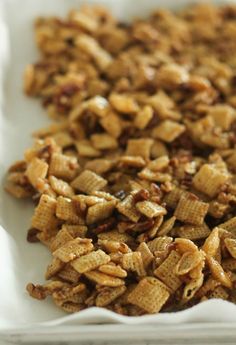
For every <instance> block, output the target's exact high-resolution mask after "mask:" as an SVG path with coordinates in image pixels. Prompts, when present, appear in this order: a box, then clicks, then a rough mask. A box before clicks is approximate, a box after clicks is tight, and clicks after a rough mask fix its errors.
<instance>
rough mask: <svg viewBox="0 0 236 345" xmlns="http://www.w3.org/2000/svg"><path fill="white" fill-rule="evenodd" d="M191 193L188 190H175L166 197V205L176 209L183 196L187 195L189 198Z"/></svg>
mask: <svg viewBox="0 0 236 345" xmlns="http://www.w3.org/2000/svg"><path fill="white" fill-rule="evenodd" d="M188 194H189V192H187V191H186V190H183V189H180V188H174V189H173V190H171V191H170V192H169V193H167V194H166V195H165V197H164V202H165V203H166V205H167V206H168V207H170V208H172V209H175V208H176V206H177V205H178V202H179V200H180V198H181V196H183V195H185V196H187V195H188Z"/></svg>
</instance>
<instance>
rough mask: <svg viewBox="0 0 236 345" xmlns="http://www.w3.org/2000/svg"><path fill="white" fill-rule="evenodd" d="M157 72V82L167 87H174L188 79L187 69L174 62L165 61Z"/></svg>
mask: <svg viewBox="0 0 236 345" xmlns="http://www.w3.org/2000/svg"><path fill="white" fill-rule="evenodd" d="M158 72H159V73H158V76H157V79H158V83H159V84H160V85H161V86H165V87H168V88H172V87H176V86H178V85H181V84H183V83H186V82H188V80H189V75H188V72H187V70H186V69H185V68H184V67H182V66H179V65H177V64H175V63H166V64H164V65H162V66H161V68H160V69H159V71H158Z"/></svg>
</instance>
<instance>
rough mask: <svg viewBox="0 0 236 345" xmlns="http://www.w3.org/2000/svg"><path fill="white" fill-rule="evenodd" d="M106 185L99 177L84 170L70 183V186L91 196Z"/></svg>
mask: <svg viewBox="0 0 236 345" xmlns="http://www.w3.org/2000/svg"><path fill="white" fill-rule="evenodd" d="M106 185H107V181H106V180H105V179H104V178H102V177H101V176H99V175H97V174H95V173H94V172H92V171H90V170H84V171H83V172H82V173H81V174H80V175H79V176H78V177H76V179H75V180H74V181H73V182H72V183H71V186H72V187H73V188H75V189H77V190H80V191H81V192H84V193H86V194H91V193H92V192H95V191H97V190H101V189H103V188H104V187H105V186H106Z"/></svg>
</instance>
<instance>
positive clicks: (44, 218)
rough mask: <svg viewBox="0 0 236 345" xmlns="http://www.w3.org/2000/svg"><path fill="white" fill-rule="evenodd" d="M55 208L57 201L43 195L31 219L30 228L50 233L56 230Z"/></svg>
mask: <svg viewBox="0 0 236 345" xmlns="http://www.w3.org/2000/svg"><path fill="white" fill-rule="evenodd" d="M56 207H57V201H56V200H55V199H54V198H52V197H50V196H48V195H46V194H43V195H42V196H41V198H40V200H39V204H38V206H37V207H36V209H35V211H34V215H33V217H32V221H31V226H32V228H35V229H38V230H41V231H52V230H54V229H56V227H57V225H58V219H57V218H56Z"/></svg>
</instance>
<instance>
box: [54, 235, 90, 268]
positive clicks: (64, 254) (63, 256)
mask: <svg viewBox="0 0 236 345" xmlns="http://www.w3.org/2000/svg"><path fill="white" fill-rule="evenodd" d="M92 249H93V244H92V240H90V239H83V238H79V237H77V238H75V239H74V240H72V241H68V242H66V243H65V244H63V245H62V246H61V247H59V248H58V249H56V250H55V251H54V252H53V253H52V254H53V256H54V257H56V258H59V259H60V260H61V261H63V262H69V261H72V260H74V259H76V258H77V257H79V256H81V255H85V254H87V253H89V252H91V251H92Z"/></svg>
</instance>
